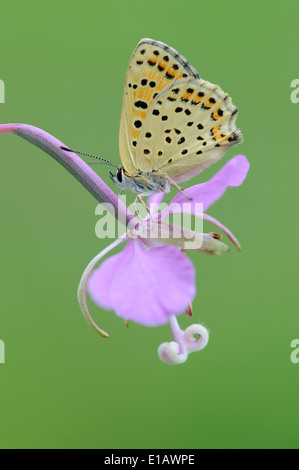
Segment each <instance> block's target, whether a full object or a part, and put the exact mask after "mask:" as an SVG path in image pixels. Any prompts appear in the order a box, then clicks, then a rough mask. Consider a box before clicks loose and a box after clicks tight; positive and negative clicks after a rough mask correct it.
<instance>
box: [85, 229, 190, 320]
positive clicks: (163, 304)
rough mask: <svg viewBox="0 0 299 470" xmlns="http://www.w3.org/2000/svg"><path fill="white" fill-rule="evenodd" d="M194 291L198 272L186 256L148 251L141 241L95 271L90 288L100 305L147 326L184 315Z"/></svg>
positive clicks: (169, 249)
mask: <svg viewBox="0 0 299 470" xmlns="http://www.w3.org/2000/svg"><path fill="white" fill-rule="evenodd" d="M195 290H196V289H195V270H194V267H193V265H192V263H191V261H190V260H189V259H188V258H187V256H186V255H185V254H184V253H182V252H181V251H180V250H178V249H177V248H175V247H172V246H165V247H164V246H163V247H154V248H150V249H148V248H146V247H145V246H144V244H143V242H142V241H141V240H140V239H138V238H137V239H136V240H131V241H129V243H128V244H127V246H126V247H125V249H124V250H123V251H122V252H121V253H119V254H118V255H115V256H113V257H112V258H110V259H109V260H107V261H106V262H105V263H103V264H102V265H101V266H100V267H99V268H98V269H96V270H95V271H94V273H93V274H92V276H91V278H90V281H89V285H88V291H89V293H90V295H91V297H92V299H93V300H94V301H95V302H96V303H97V304H99V305H100V306H102V307H104V308H111V309H113V310H114V311H115V312H116V314H117V315H118V316H120V317H122V318H124V319H126V320H132V321H134V322H136V323H140V324H142V325H146V326H158V325H162V324H164V323H167V321H168V318H169V316H170V315H173V314H174V315H178V314H180V313H182V312H183V311H184V310H185V309H186V308H187V306H188V305H189V303H190V302H191V301H192V299H193V298H194V295H195Z"/></svg>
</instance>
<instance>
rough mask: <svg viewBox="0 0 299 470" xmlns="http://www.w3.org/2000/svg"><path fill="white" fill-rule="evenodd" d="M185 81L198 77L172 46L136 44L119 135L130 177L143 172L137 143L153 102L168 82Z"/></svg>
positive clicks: (151, 43)
mask: <svg viewBox="0 0 299 470" xmlns="http://www.w3.org/2000/svg"><path fill="white" fill-rule="evenodd" d="M187 78H193V79H199V75H198V73H197V72H196V70H195V69H194V68H193V67H192V66H191V65H190V64H189V62H188V61H187V60H186V59H185V58H184V57H183V56H182V55H181V54H179V53H178V52H177V51H175V50H174V49H172V48H171V47H169V46H167V45H166V44H163V43H161V42H158V41H154V40H151V39H143V40H142V41H140V43H139V44H138V45H137V47H136V49H135V51H134V53H133V55H132V57H131V60H130V63H129V67H128V71H127V75H126V81H125V89H124V95H123V108H122V116H121V123H120V135H119V147H120V156H121V160H122V163H123V166H124V167H125V169H126V170H127V172H129V173H130V174H131V175H134V174H136V173H137V169H138V170H140V169H143V168H139V167H138V164H137V144H138V140H139V137H140V135H141V132H142V130H143V126H144V123H145V121H146V118H147V115H148V111H149V108H150V107H151V105H152V103H153V101H154V100H155V99H156V98H157V96H158V95H159V93H161V92H162V91H163V90H164V89H165V88H167V87H169V85H170V84H171V83H174V82H175V81H177V80H181V79H187Z"/></svg>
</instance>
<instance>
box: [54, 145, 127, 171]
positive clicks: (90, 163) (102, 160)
mask: <svg viewBox="0 0 299 470" xmlns="http://www.w3.org/2000/svg"><path fill="white" fill-rule="evenodd" d="M59 148H61V149H62V150H65V151H66V152H73V153H79V154H80V155H85V156H86V157H91V158H96V159H97V160H101V161H100V162H87V163H88V164H89V165H95V164H97V163H104V164H105V163H106V164H107V165H111V166H114V167H115V168H118V166H117V165H114V163H111V162H109V161H108V160H105V159H104V158H101V157H96V156H95V155H90V153H85V152H79V150H71V149H68V148H67V147H59Z"/></svg>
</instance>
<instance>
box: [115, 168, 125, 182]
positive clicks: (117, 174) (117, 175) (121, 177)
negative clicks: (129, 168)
mask: <svg viewBox="0 0 299 470" xmlns="http://www.w3.org/2000/svg"><path fill="white" fill-rule="evenodd" d="M116 178H117V179H118V181H119V182H120V183H121V182H122V180H123V175H122V170H121V169H119V170H118V171H117V173H116Z"/></svg>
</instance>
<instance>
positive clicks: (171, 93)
mask: <svg viewBox="0 0 299 470" xmlns="http://www.w3.org/2000/svg"><path fill="white" fill-rule="evenodd" d="M237 111H238V110H237V108H236V107H235V106H234V105H233V104H232V101H231V98H230V97H229V95H227V94H225V93H224V92H223V91H222V90H221V89H220V88H219V87H218V86H217V85H212V84H211V83H209V82H206V81H204V80H201V79H197V78H185V79H182V80H179V81H175V82H173V83H171V84H170V85H168V86H167V87H166V88H165V89H164V90H163V91H162V92H161V93H159V94H158V95H157V96H156V98H155V99H154V100H153V101H152V103H151V105H150V107H149V109H148V112H147V115H146V118H145V121H144V125H143V127H142V129H141V132H140V134H139V139H138V142H137V145H136V160H135V161H136V165H137V166H138V167H141V165H142V166H143V167H146V168H147V171H150V170H159V171H160V172H161V173H164V174H166V175H168V176H169V177H170V178H172V179H173V180H175V181H176V182H180V181H184V180H186V179H189V178H190V177H191V176H194V175H195V174H197V173H199V172H200V171H202V170H203V169H204V168H206V167H207V166H209V165H210V164H211V163H213V162H215V161H217V160H219V158H220V157H221V156H222V155H223V154H224V153H225V152H226V150H227V149H228V148H229V147H230V146H231V145H234V144H236V143H239V142H241V140H242V135H241V132H240V131H239V130H238V129H237V128H236V124H235V121H236V117H237ZM145 162H146V163H145Z"/></svg>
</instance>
